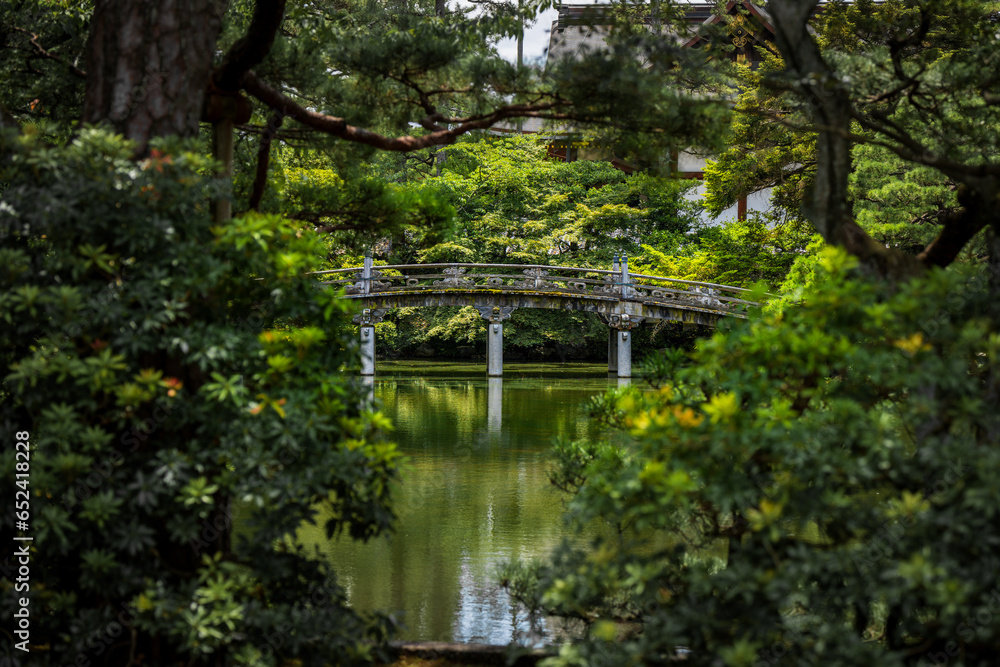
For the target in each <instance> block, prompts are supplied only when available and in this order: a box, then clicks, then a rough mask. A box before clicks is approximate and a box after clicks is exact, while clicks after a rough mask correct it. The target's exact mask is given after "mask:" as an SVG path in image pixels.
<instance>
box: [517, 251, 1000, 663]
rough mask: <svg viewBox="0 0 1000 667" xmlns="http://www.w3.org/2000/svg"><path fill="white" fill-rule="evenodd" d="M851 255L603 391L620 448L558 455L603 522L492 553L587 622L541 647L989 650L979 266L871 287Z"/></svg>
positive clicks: (778, 653)
mask: <svg viewBox="0 0 1000 667" xmlns="http://www.w3.org/2000/svg"><path fill="white" fill-rule="evenodd" d="M853 263H854V262H853V260H851V259H849V258H848V257H847V256H846V255H845V254H844V253H843V252H841V251H835V250H832V249H829V250H827V251H824V252H823V253H822V254H821V255H820V256H819V260H818V262H817V263H816V265H815V267H814V271H815V273H816V276H817V282H816V285H815V287H813V288H810V289H808V290H806V291H805V292H804V293H803V297H804V298H803V300H802V301H801V302H800V303H798V304H794V305H788V306H786V307H785V308H784V309H783V310H774V311H772V312H768V313H765V314H762V315H759V316H757V317H755V318H753V319H751V320H750V321H748V322H746V323H743V324H738V323H736V324H733V325H731V326H730V327H729V328H728V330H725V331H720V332H718V333H717V334H716V335H715V336H714V337H713V338H711V339H710V340H706V341H704V342H703V344H701V345H700V346H699V347H698V349H697V350H696V351H695V352H694V354H693V355H692V357H691V359H690V361H688V360H687V359H686V358H685V356H684V355H683V354H681V353H672V354H670V355H667V356H665V357H663V358H661V359H660V360H659V361H657V362H656V363H655V364H652V365H651V366H650V368H649V370H650V373H651V381H652V382H653V385H654V388H655V391H637V390H635V389H630V390H627V391H623V392H618V393H612V394H610V395H609V396H608V397H605V398H604V399H601V400H600V401H598V402H597V403H595V413H596V415H597V416H599V417H600V418H601V419H604V420H606V421H608V422H610V423H613V424H617V425H618V426H619V427H620V428H622V429H623V430H625V431H627V432H628V433H629V434H630V435H631V436H632V438H633V444H631V445H630V446H628V447H627V448H625V449H615V448H612V447H610V446H607V445H600V444H598V445H587V446H581V445H572V446H563V447H561V448H560V449H559V450H558V451H557V455H556V461H557V463H558V468H557V469H556V471H555V472H554V479H555V481H557V482H558V483H559V485H560V486H562V488H564V489H566V490H568V491H569V492H571V494H572V496H571V498H570V500H569V518H570V519H572V520H573V521H577V522H592V521H600V522H603V523H606V524H608V525H609V526H611V527H614V528H615V530H612V531H610V533H609V535H608V536H606V537H603V538H601V539H599V540H597V541H596V542H595V543H594V544H592V545H589V546H588V547H583V548H581V547H579V546H575V545H572V544H570V543H566V544H564V545H563V546H562V547H561V548H560V549H559V550H557V551H556V552H555V553H554V555H553V557H552V558H551V560H549V561H548V562H547V563H544V564H541V565H538V566H536V567H535V568H528V567H524V566H520V567H511V568H509V569H508V571H507V572H506V576H507V577H508V585H509V587H510V589H511V590H512V592H514V593H515V594H516V596H518V597H519V598H521V599H522V600H523V601H524V602H526V603H527V604H528V605H529V607H531V608H533V609H536V610H539V611H544V612H546V613H556V614H561V615H565V616H568V617H572V618H576V619H580V620H581V622H583V623H584V626H585V628H586V635H585V639H584V640H583V641H582V642H579V643H575V644H572V645H567V646H566V647H564V648H563V650H561V651H560V654H559V656H558V657H556V658H553V659H550V660H549V661H548V662H547V664H549V665H563V664H565V665H569V664H594V663H595V662H596V661H601V662H602V664H621V665H625V664H637V663H643V664H648V663H660V662H665V661H668V660H670V659H671V657H672V656H674V655H675V654H676V653H677V652H678V650H679V648H680V647H685V648H686V649H687V651H689V652H686V655H685V662H686V663H690V664H693V665H716V664H731V665H760V664H767V665H771V664H777V663H778V662H779V661H782V662H783V663H787V664H795V665H824V666H831V665H845V666H846V665H859V664H878V665H903V664H944V663H948V664H963V665H988V664H992V663H993V662H994V660H995V655H996V653H997V651H998V650H1000V646H998V643H997V637H1000V617H998V616H997V615H996V613H995V612H994V611H993V609H995V608H996V607H995V599H996V597H997V595H1000V593H998V591H997V587H996V579H995V576H994V575H993V572H994V568H993V561H994V560H995V558H994V553H995V550H996V549H997V548H998V547H1000V533H998V530H997V525H998V524H997V522H996V515H997V513H998V512H1000V505H998V502H997V498H996V494H995V493H994V486H995V483H996V470H998V469H1000V460H998V457H1000V453H998V450H997V447H996V434H997V433H998V432H1000V417H998V414H997V411H996V410H995V406H996V404H997V401H998V399H1000V336H998V335H997V333H996V331H997V328H998V324H1000V311H998V309H997V305H996V302H995V299H994V298H993V297H992V296H991V291H990V288H989V282H990V277H991V276H989V275H988V274H987V273H985V272H982V271H978V272H977V271H975V270H972V269H968V268H966V269H962V270H956V269H952V270H950V271H947V272H946V271H934V272H932V273H931V274H929V275H928V276H927V277H926V278H923V279H920V280H914V281H912V282H909V283H906V284H902V285H885V284H878V283H873V282H869V281H865V280H862V279H859V278H858V277H857V275H856V274H855V273H853V271H852V270H851V266H852V264H853ZM621 621H629V622H630V623H629V624H625V625H620V622H621ZM953 659H954V663H952V662H950V661H952V660H953Z"/></svg>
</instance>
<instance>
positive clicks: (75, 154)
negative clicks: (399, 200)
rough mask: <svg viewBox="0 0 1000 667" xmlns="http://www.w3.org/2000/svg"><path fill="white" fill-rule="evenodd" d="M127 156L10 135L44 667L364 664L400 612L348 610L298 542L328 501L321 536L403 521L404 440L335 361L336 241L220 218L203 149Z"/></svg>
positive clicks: (6, 301)
mask: <svg viewBox="0 0 1000 667" xmlns="http://www.w3.org/2000/svg"><path fill="white" fill-rule="evenodd" d="M133 150H134V148H133V146H132V145H130V144H129V143H128V142H125V141H123V140H122V139H120V138H118V137H115V136H112V135H109V134H106V133H103V132H101V131H97V130H93V129H83V130H81V131H80V133H79V136H78V138H77V139H76V140H75V141H74V142H73V143H72V144H70V145H69V146H66V147H65V148H56V147H51V146H48V145H46V144H45V143H43V142H42V141H40V140H39V138H38V137H37V135H29V134H25V135H22V136H5V137H4V138H3V145H2V146H0V155H2V159H3V162H2V173H0V180H3V181H5V182H7V183H9V184H10V186H9V188H8V190H7V191H6V193H5V195H4V200H3V203H2V205H0V234H2V238H3V244H2V246H0V285H2V289H0V320H2V322H3V324H2V327H0V367H2V369H3V373H2V376H3V385H2V392H0V398H2V404H0V409H2V417H0V419H2V423H3V425H4V432H5V433H8V434H10V433H13V432H14V431H15V430H17V431H30V434H31V451H30V453H31V476H30V487H29V488H30V491H31V517H32V519H31V524H30V531H29V532H30V534H31V535H32V536H33V537H34V541H33V542H31V543H30V545H31V554H32V555H31V590H30V596H29V597H30V604H31V610H32V617H31V618H32V625H31V643H32V645H34V646H36V647H37V648H36V649H35V650H34V651H33V652H32V654H31V656H32V657H31V661H32V662H31V664H32V665H64V664H81V662H80V661H79V660H78V656H83V657H84V658H86V659H87V660H95V661H97V660H100V661H103V660H107V664H125V663H126V662H128V660H129V658H128V656H129V655H139V654H145V655H146V656H156V655H159V656H161V657H160V658H157V659H160V660H162V661H163V664H167V662H168V661H169V662H170V664H176V663H177V662H178V661H183V662H185V663H186V664H246V665H278V664H289V663H288V661H289V660H292V659H293V658H294V659H296V660H298V661H299V662H298V663H297V664H303V665H305V664H308V665H322V664H330V662H331V661H332V662H337V663H349V662H363V661H366V660H370V659H371V658H372V657H373V656H374V653H373V651H374V650H375V648H376V647H377V646H378V643H379V642H380V641H381V640H382V639H384V638H385V636H386V633H387V632H389V631H390V629H391V626H392V623H391V622H390V621H389V620H388V619H385V618H365V617H361V616H359V615H357V614H355V613H354V612H352V611H351V610H350V609H348V608H347V606H346V601H345V595H344V592H343V590H342V589H341V588H340V587H339V586H338V584H337V581H336V577H335V575H334V573H333V572H332V571H330V570H329V568H328V567H327V566H325V565H324V564H323V562H322V561H320V560H315V559H313V558H311V557H310V554H308V553H307V552H306V551H305V549H304V548H302V547H301V546H299V545H297V544H296V543H295V542H294V541H292V540H291V539H290V537H289V535H291V534H293V533H294V531H295V530H296V529H297V528H298V527H299V526H300V525H301V524H303V523H310V522H313V521H314V520H315V517H317V516H318V514H317V512H318V511H319V510H320V509H321V508H325V509H323V512H324V515H325V516H328V517H331V518H330V519H329V521H327V522H326V523H325V525H324V527H325V530H326V532H327V534H333V533H341V532H342V533H346V534H348V535H350V536H351V537H353V538H359V539H365V538H368V537H370V536H373V535H376V534H378V533H380V532H382V531H384V530H385V529H386V528H387V527H388V525H389V523H390V521H391V519H392V516H393V515H392V512H391V510H390V508H389V504H388V503H389V486H390V483H391V482H393V480H394V479H395V476H396V475H395V472H394V464H395V460H396V456H397V455H396V453H395V450H394V448H393V446H392V445H390V444H387V443H385V442H382V440H381V438H380V435H379V433H380V424H381V421H380V417H379V416H378V415H377V414H372V413H370V412H366V411H364V410H362V409H361V408H360V407H359V406H361V405H362V404H363V401H364V398H363V395H364V394H363V392H361V391H360V390H359V388H358V387H357V386H356V383H355V381H354V380H352V379H349V378H348V377H346V376H345V375H344V374H343V369H344V368H345V367H347V366H348V365H350V364H351V363H352V360H353V353H352V345H353V343H352V342H351V340H352V337H351V335H350V331H349V329H345V327H344V326H343V324H342V323H343V321H344V319H345V318H344V316H343V315H344V313H343V306H342V305H341V304H342V302H341V301H339V300H337V299H336V298H335V296H336V294H335V292H334V291H333V290H330V289H326V290H318V289H316V285H315V284H314V283H313V282H312V281H310V280H308V279H306V278H303V277H302V275H303V274H304V273H305V272H306V271H308V270H310V269H312V268H315V266H316V263H317V257H321V256H322V253H323V246H322V243H321V241H320V239H319V238H318V237H317V236H316V235H315V234H313V233H312V232H310V231H308V230H304V229H302V228H301V227H300V226H299V225H297V224H294V223H291V222H289V221H287V220H283V219H281V218H278V217H275V216H268V215H248V216H244V217H241V218H237V219H234V220H231V221H229V222H227V223H226V224H225V225H219V226H214V227H213V226H212V224H211V222H210V219H211V218H210V211H209V210H210V207H211V200H212V198H213V196H215V195H216V193H217V192H218V183H217V182H215V181H214V180H213V179H212V178H209V177H206V176H204V175H203V174H205V173H211V172H213V171H214V170H215V165H214V164H213V163H212V162H211V161H210V160H206V159H205V158H202V157H199V156H198V155H197V154H195V153H192V152H189V150H188V148H187V147H186V146H184V145H178V144H175V143H171V142H169V141H162V140H161V141H157V142H156V143H154V146H153V151H152V153H151V155H150V157H149V158H148V159H146V160H143V161H141V162H139V163H136V162H134V161H133V160H132V159H131V155H132V151H133ZM338 371H340V372H338ZM0 474H2V475H3V477H4V478H5V479H13V478H14V458H13V457H12V456H10V457H4V460H3V462H2V463H0ZM13 519H14V517H13V514H7V515H4V517H3V518H2V522H3V529H4V532H5V534H9V531H11V530H13V524H12V522H13ZM234 526H238V530H235V529H234ZM12 586H13V584H12V583H11V582H9V581H6V580H5V583H4V584H3V590H4V595H3V596H2V601H0V606H2V609H3V613H4V615H6V616H8V617H10V616H11V615H12V614H13V609H12V605H14V604H15V598H16V597H18V596H15V595H14V594H13V593H12V590H11V588H12ZM0 645H2V646H3V649H2V651H3V653H4V655H12V656H13V655H15V654H17V653H18V652H17V651H14V650H13V649H12V645H11V639H10V635H8V636H7V637H6V638H3V639H0ZM41 647H47V648H46V649H42V648H41ZM98 656H100V657H98Z"/></svg>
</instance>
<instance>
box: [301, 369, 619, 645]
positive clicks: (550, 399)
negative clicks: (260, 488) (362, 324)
mask: <svg viewBox="0 0 1000 667" xmlns="http://www.w3.org/2000/svg"><path fill="white" fill-rule="evenodd" d="M551 366H557V365H555V364H553V365H551ZM428 368H429V367H428ZM433 368H434V372H435V375H433V376H430V375H429V374H423V375H421V376H416V377H413V376H411V377H404V376H392V375H391V373H392V371H393V368H392V366H391V365H388V366H386V365H382V364H381V362H380V367H379V372H380V375H379V376H378V377H377V378H376V379H375V381H374V398H375V401H376V404H377V405H379V406H380V407H381V409H382V410H383V411H384V412H385V413H386V414H387V415H388V416H389V417H391V418H392V420H393V421H394V423H395V428H396V430H395V433H394V439H395V441H396V443H397V444H398V446H399V449H400V450H401V451H402V453H404V454H405V455H407V456H408V457H409V461H408V464H407V465H406V467H405V468H404V470H403V472H402V480H401V483H400V485H399V487H398V489H396V491H395V495H394V499H395V500H394V506H395V508H396V512H397V515H398V521H397V528H396V531H395V532H394V534H392V535H391V536H386V537H383V538H379V539H377V540H374V541H371V542H369V543H368V544H360V543H355V542H352V541H351V540H349V539H347V538H334V539H333V540H329V541H328V540H326V539H325V537H324V536H323V533H322V530H321V529H314V528H308V529H303V530H300V531H299V539H300V540H302V541H303V542H306V543H310V544H312V543H316V544H319V545H320V546H321V549H322V551H323V553H324V554H325V555H326V557H327V558H329V559H330V561H331V562H332V563H333V564H334V566H335V568H336V571H337V574H338V577H339V578H340V581H341V583H342V584H343V586H344V587H345V589H346V590H347V591H348V595H349V598H350V601H351V603H352V605H354V606H355V607H357V608H359V609H362V610H374V609H381V610H383V611H388V612H392V613H395V614H397V617H398V618H400V619H401V620H402V622H403V623H404V624H405V626H406V627H405V630H404V631H403V633H402V634H401V636H400V638H402V639H412V640H424V641H455V642H475V643H489V644H508V643H511V642H515V643H524V644H537V643H538V642H539V641H540V639H539V638H538V637H537V636H536V637H529V636H528V634H529V633H528V624H527V620H526V618H525V617H524V614H523V613H521V614H516V613H515V610H514V609H513V608H512V604H511V601H510V600H509V598H508V597H507V595H506V593H505V591H504V590H503V589H502V588H500V587H499V586H498V585H497V584H496V583H495V580H496V574H495V568H496V566H497V564H499V563H501V562H503V561H506V560H510V559H513V558H515V557H518V558H521V559H528V560H530V559H532V558H535V557H543V556H546V555H547V554H548V553H549V552H550V550H551V549H552V548H553V547H554V546H555V545H556V544H557V543H558V542H559V541H560V540H561V539H562V538H563V537H564V536H565V535H567V533H566V529H565V527H564V525H563V522H562V506H563V496H562V495H561V494H560V492H558V491H557V490H556V489H554V488H553V487H552V486H551V485H550V484H549V481H548V476H547V473H548V459H547V451H548V449H549V446H550V445H551V443H552V441H553V439H554V438H566V439H581V438H592V439H593V438H599V437H602V432H601V431H600V429H599V428H598V427H597V426H595V425H594V424H592V423H590V421H589V420H588V419H587V417H586V406H587V404H588V402H589V401H590V398H591V397H592V396H594V395H596V394H600V393H603V392H604V391H605V390H606V389H607V388H609V387H611V386H617V384H618V381H617V379H616V378H611V379H608V378H607V374H606V373H607V370H606V367H605V366H603V365H597V364H591V365H583V364H565V365H559V367H558V368H556V369H555V370H557V371H558V370H561V371H563V372H562V373H561V374H558V375H555V374H553V373H552V369H550V370H549V371H547V372H545V373H540V371H539V370H538V368H537V367H536V368H532V367H529V366H528V365H524V366H523V367H519V366H517V365H515V366H511V367H509V368H506V369H505V376H504V378H502V379H499V378H491V379H487V378H486V377H485V368H483V367H481V366H476V367H472V370H474V371H475V372H476V375H469V374H468V373H467V372H466V373H465V374H461V371H468V370H469V369H468V368H463V367H461V366H459V365H451V366H450V368H449V365H448V364H440V363H438V364H434V366H433ZM519 369H520V370H519ZM449 370H450V371H451V373H449V372H448V371H449ZM533 376H534V377H533Z"/></svg>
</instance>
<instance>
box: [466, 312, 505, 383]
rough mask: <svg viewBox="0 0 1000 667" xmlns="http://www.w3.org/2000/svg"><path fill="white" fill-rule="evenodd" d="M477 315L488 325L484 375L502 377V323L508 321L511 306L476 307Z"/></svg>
mask: <svg viewBox="0 0 1000 667" xmlns="http://www.w3.org/2000/svg"><path fill="white" fill-rule="evenodd" d="M475 308H476V310H478V311H479V314H480V315H482V316H483V318H485V319H486V321H487V322H488V323H489V324H487V325H486V346H487V347H486V359H487V361H486V374H487V375H489V376H490V377H501V376H503V321H504V320H509V319H510V314H511V313H512V312H514V307H513V306H504V307H503V308H501V307H500V306H476V307H475Z"/></svg>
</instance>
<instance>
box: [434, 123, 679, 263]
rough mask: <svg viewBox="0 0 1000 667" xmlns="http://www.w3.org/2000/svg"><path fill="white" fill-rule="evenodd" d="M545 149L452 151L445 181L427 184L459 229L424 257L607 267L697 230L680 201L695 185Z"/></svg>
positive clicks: (496, 144)
mask: <svg viewBox="0 0 1000 667" xmlns="http://www.w3.org/2000/svg"><path fill="white" fill-rule="evenodd" d="M547 143H548V142H547V140H545V139H538V138H534V137H530V136H521V137H514V138H505V139H495V140H489V141H475V142H472V141H469V142H462V143H459V144H456V145H455V146H452V147H450V148H448V149H447V159H446V160H445V162H444V164H443V166H442V173H441V176H440V177H438V178H428V179H427V180H426V181H425V187H428V188H434V189H436V190H438V191H440V192H441V193H442V194H443V195H444V196H445V197H447V198H448V199H449V200H450V201H451V202H452V204H453V206H454V207H455V209H456V211H457V220H456V226H455V230H454V232H453V233H452V237H451V239H450V240H449V241H448V243H447V245H444V246H441V247H436V246H431V247H424V248H422V249H420V251H419V252H418V256H419V257H421V258H422V259H425V260H428V261H429V260H432V259H433V260H436V261H477V262H483V263H524V264H570V263H571V264H573V265H583V266H590V265H601V266H605V265H608V266H609V265H610V263H611V257H612V255H613V254H614V253H616V252H617V253H619V254H620V253H622V252H625V253H628V254H630V255H636V254H638V253H639V252H640V246H639V243H638V239H640V238H642V239H645V241H646V242H647V243H650V244H654V245H657V244H661V243H671V244H672V243H674V242H675V241H676V239H677V237H678V236H679V235H681V234H683V233H685V232H688V231H690V230H691V229H692V228H693V227H695V226H696V225H697V223H698V218H697V208H696V207H695V205H694V204H692V203H691V202H689V201H687V200H685V199H684V197H683V195H684V193H685V192H687V190H688V189H690V187H691V186H692V185H693V183H691V182H688V181H678V180H673V179H667V178H656V177H653V176H649V175H646V174H636V175H631V176H630V175H627V174H625V173H624V172H622V171H620V170H618V169H616V168H615V167H613V166H612V165H611V163H610V162H591V161H577V162H563V161H561V160H553V159H550V158H548V155H547ZM459 257H461V258H463V259H458V258H459Z"/></svg>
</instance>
